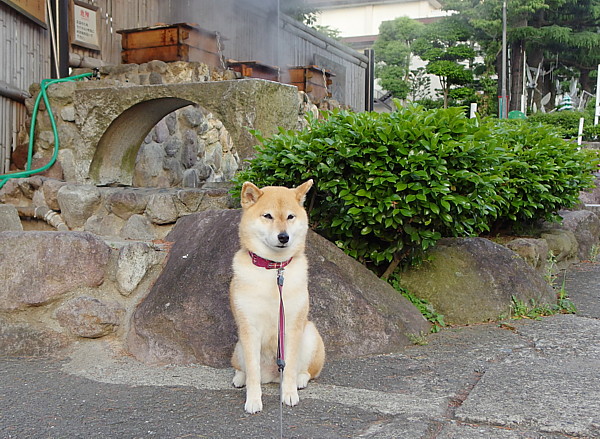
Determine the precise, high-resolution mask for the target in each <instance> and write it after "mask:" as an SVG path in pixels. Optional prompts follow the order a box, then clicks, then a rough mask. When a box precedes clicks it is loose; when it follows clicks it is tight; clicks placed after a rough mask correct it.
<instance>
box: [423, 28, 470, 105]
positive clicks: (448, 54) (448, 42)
mask: <svg viewBox="0 0 600 439" xmlns="http://www.w3.org/2000/svg"><path fill="white" fill-rule="evenodd" d="M470 36H471V33H470V30H469V29H468V28H467V27H465V26H464V23H462V22H461V21H460V20H457V19H455V18H454V17H452V16H450V17H445V18H442V19H441V20H439V21H436V22H433V23H430V24H429V25H427V26H426V27H425V29H424V30H423V32H422V35H421V36H420V37H419V38H418V39H417V40H415V42H414V43H413V44H412V50H413V52H414V53H415V55H418V56H419V57H420V58H421V59H423V60H424V61H428V63H427V66H426V67H425V70H426V72H427V73H430V74H432V75H436V76H438V77H439V79H440V84H441V87H442V88H441V92H442V96H443V98H444V108H447V107H448V100H449V97H450V93H451V90H452V89H456V86H460V85H467V84H470V83H472V82H473V72H472V70H471V69H470V68H469V67H470V64H471V63H472V61H473V59H474V58H475V50H473V48H472V47H471V44H470V43H469V37H470ZM461 63H462V64H461ZM465 63H467V64H466V65H465Z"/></svg>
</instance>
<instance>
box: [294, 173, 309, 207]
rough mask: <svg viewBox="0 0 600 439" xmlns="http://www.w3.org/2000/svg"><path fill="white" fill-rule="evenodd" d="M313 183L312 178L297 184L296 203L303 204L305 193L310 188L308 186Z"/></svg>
mask: <svg viewBox="0 0 600 439" xmlns="http://www.w3.org/2000/svg"><path fill="white" fill-rule="evenodd" d="M312 185H313V181H312V178H311V179H310V180H308V181H305V182H304V183H302V184H301V185H300V186H298V187H297V188H296V189H295V191H296V199H297V200H298V203H300V205H303V204H304V200H305V199H306V194H307V192H308V191H309V190H310V188H311V187H312Z"/></svg>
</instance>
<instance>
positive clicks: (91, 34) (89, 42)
mask: <svg viewBox="0 0 600 439" xmlns="http://www.w3.org/2000/svg"><path fill="white" fill-rule="evenodd" d="M73 24H74V28H73V43H74V44H78V45H81V46H84V47H88V48H90V49H97V50H98V49H100V39H99V38H98V17H97V11H96V10H94V9H91V8H90V7H85V6H82V5H81V4H78V3H75V4H74V5H73Z"/></svg>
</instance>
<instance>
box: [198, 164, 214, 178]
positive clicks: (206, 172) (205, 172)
mask: <svg viewBox="0 0 600 439" xmlns="http://www.w3.org/2000/svg"><path fill="white" fill-rule="evenodd" d="M193 169H195V170H196V171H197V172H198V179H199V180H200V181H206V180H208V179H209V178H210V176H211V174H212V172H213V171H212V168H211V167H210V166H208V165H207V164H206V163H204V162H198V163H196V164H195V165H194V168H193Z"/></svg>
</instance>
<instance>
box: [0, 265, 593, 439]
mask: <svg viewBox="0 0 600 439" xmlns="http://www.w3.org/2000/svg"><path fill="white" fill-rule="evenodd" d="M566 290H567V292H568V293H569V294H570V296H571V298H572V300H573V301H574V302H575V304H576V305H577V308H578V310H579V313H578V314H577V315H557V316H553V317H547V318H544V319H542V320H539V321H534V320H511V321H505V322H503V323H502V324H498V323H490V324H484V325H475V326H470V327H460V328H452V329H446V330H444V331H442V332H441V333H439V334H435V335H432V336H430V337H429V343H428V344H427V345H426V346H414V347H411V348H408V349H406V350H404V351H402V352H398V353H391V354H389V355H378V356H369V357H364V358H358V359H351V360H341V361H329V362H328V363H327V365H326V368H325V370H324V371H323V374H322V376H321V378H319V379H318V380H317V381H315V382H311V383H310V384H309V387H308V388H307V389H305V390H302V391H301V393H300V404H299V406H297V407H294V408H288V407H285V408H284V437H286V438H381V439H386V438H408V439H412V438H423V439H449V438H457V439H458V438H460V439H475V438H477V439H483V438H507V439H525V438H532V439H533V438H535V439H541V438H548V439H558V438H569V437H584V438H600V263H582V264H579V265H576V266H574V267H572V268H571V269H570V270H569V271H568V273H567V277H566ZM89 346H91V345H89V344H85V343H82V344H81V345H80V346H79V347H78V348H77V349H76V350H75V351H74V352H73V353H72V355H71V356H70V357H69V358H66V359H40V358H35V359H34V358H1V359H0V438H279V406H278V404H277V399H278V387H277V386H276V385H269V386H265V394H264V396H263V401H264V407H265V409H264V411H263V412H261V413H259V414H257V415H247V414H245V413H244V411H243V404H244V391H243V390H237V389H233V388H232V387H231V385H230V381H231V378H232V372H231V370H227V369H225V370H222V369H211V368H208V367H202V366H189V367H181V366H168V367H150V366H146V365H143V364H140V363H138V362H137V361H135V360H134V359H132V358H130V357H128V356H126V355H117V354H115V353H114V352H113V351H112V350H111V348H110V346H105V352H98V351H97V350H96V351H91V350H90V347H89ZM96 349H97V348H96Z"/></svg>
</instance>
